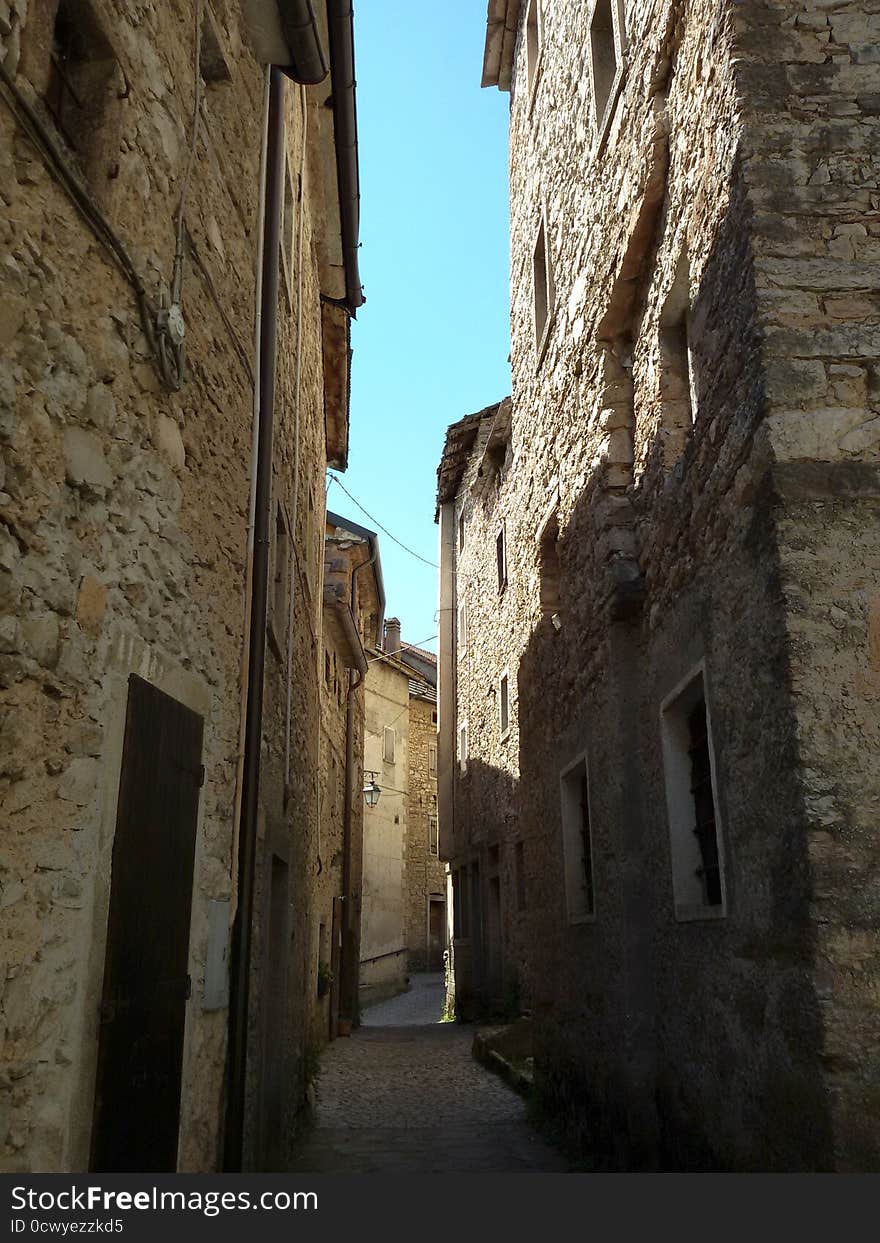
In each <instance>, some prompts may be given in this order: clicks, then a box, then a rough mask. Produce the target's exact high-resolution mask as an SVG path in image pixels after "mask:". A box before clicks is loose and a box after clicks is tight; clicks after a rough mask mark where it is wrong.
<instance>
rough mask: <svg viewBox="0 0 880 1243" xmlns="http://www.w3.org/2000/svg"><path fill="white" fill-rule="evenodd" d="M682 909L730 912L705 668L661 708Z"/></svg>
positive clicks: (693, 913)
mask: <svg viewBox="0 0 880 1243" xmlns="http://www.w3.org/2000/svg"><path fill="white" fill-rule="evenodd" d="M661 729H662V739H663V763H664V770H665V779H666V805H667V811H668V815H669V836H670V848H671V856H672V882H673V894H674V899H675V908H676V915H677V917H678V918H680V919H688V918H699V917H700V916H701V915H711V914H716V915H723V914H725V890H724V866H723V862H724V861H723V856H722V850H721V836H720V831H719V826H720V816H719V813H718V799H717V790H716V778H715V761H714V753H713V749H712V727H711V718H710V713H709V707H708V700H707V697H706V682H705V672H704V670H703V668H702V667H701V668H700V669H699V670H698V671H697V672H696V674H695V675H693V676H692V677H691V678H690V680H689V681H688V682H687V683H686V684H685V686H684V688H683V689H679V690H677V691H675V692H673V694H672V695H671V696H670V697H669V699H667V700H666V701H665V702H664V705H663V707H662V709H661Z"/></svg>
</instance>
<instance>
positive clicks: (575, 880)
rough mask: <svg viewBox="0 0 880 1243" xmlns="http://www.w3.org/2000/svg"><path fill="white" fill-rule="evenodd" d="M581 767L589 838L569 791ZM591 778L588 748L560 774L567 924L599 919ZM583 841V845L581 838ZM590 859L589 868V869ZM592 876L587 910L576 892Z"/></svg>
mask: <svg viewBox="0 0 880 1243" xmlns="http://www.w3.org/2000/svg"><path fill="white" fill-rule="evenodd" d="M580 770H583V772H584V773H585V774H586V790H587V824H586V838H587V841H586V842H584V841H583V831H582V830H583V820H582V818H581V819H580V820H579V818H578V816H577V814H576V812H573V811H572V799H571V796H570V793H569V785H570V784H571V781H570V779H571V777H572V775H573V774H575V773H579V772H580ZM591 785H592V782H591V780H590V761H589V758H588V756H587V752H586V750H584V751H581V752H580V754H579V755H576V756H575V758H574V759H573V760H571V761H570V762H569V763H568V764H566V766H565V767H564V768H563V769H562V770H561V771H560V773H559V803H560V807H559V810H560V822H561V829H562V834H561V836H562V861H563V881H564V885H565V918H566V923H568V924H593V923H595V922H596V909H597V902H596V865H595V856H594V849H593V845H594V843H593V836H594V835H593V806H592V794H591ZM579 840H580V845H579V844H578V841H579ZM587 858H589V871H588V870H587V868H586V866H585V865H586V862H587ZM587 875H589V881H590V886H589V888H590V901H589V903H588V904H587V905H586V909H580V905H579V904H578V903H576V902H575V901H574V895H575V893H576V892H577V891H578V890H579V889H580V888H586V883H585V879H584V878H586V877H587Z"/></svg>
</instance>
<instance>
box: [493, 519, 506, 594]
mask: <svg viewBox="0 0 880 1243" xmlns="http://www.w3.org/2000/svg"><path fill="white" fill-rule="evenodd" d="M495 556H496V561H497V564H498V590H499V591H503V590H504V588H505V587H506V586H507V539H506V536H505V533H504V527H502V528H501V530H500V531H499V532H498V535H497V536H496V539H495Z"/></svg>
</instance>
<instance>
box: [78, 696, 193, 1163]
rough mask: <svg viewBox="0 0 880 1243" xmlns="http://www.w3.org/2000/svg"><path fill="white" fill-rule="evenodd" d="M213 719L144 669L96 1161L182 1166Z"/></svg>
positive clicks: (117, 840)
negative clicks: (203, 796)
mask: <svg viewBox="0 0 880 1243" xmlns="http://www.w3.org/2000/svg"><path fill="white" fill-rule="evenodd" d="M203 724H204V723H203V720H202V718H201V717H200V716H199V715H198V714H197V713H195V712H193V711H191V710H190V709H189V708H186V707H184V706H183V704H181V703H178V701H177V700H176V699H172V698H171V696H170V695H166V694H164V693H163V692H162V691H160V690H157V689H156V687H155V686H152V685H151V684H150V683H149V682H145V681H144V680H143V678H139V677H138V676H137V675H136V674H132V675H131V677H130V679H129V684H128V707H127V712H126V720H125V741H124V746H123V753H122V771H121V775H120V783H119V802H118V804H117V813H116V834H115V837H114V839H113V864H112V875H111V886H110V912H109V916H108V920H107V948H106V952H105V957H104V987H103V994H102V1002H101V1020H100V1028H99V1037H98V1068H97V1080H96V1084H95V1106H94V1117H93V1125H92V1160H91V1168H92V1169H93V1170H99V1171H102V1172H120V1173H132V1172H146V1173H163V1172H168V1171H171V1172H173V1171H174V1170H175V1169H176V1168H177V1133H178V1127H179V1122H180V1083H181V1071H182V1065H183V1033H184V1023H185V1018H186V1002H187V998H188V997H189V994H190V981H189V976H188V975H187V962H188V955H189V932H190V914H191V908H192V887H193V860H194V856H195V842H196V825H197V822H198V810H199V790H200V788H201V785H202V779H203V769H202V731H203Z"/></svg>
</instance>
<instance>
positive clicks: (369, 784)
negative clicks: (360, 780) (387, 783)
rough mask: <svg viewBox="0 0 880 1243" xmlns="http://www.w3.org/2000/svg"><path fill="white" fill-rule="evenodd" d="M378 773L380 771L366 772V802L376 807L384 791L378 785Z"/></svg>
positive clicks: (369, 805)
mask: <svg viewBox="0 0 880 1243" xmlns="http://www.w3.org/2000/svg"><path fill="white" fill-rule="evenodd" d="M378 775H379V774H378V773H373V772H366V771H365V772H364V802H365V803H366V805H367V806H368V807H375V806H376V804H377V803H378V801H379V795H380V794H381V793H382V790H381V788H380V787H379V786H377V785H376V778H377V776H378Z"/></svg>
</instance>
